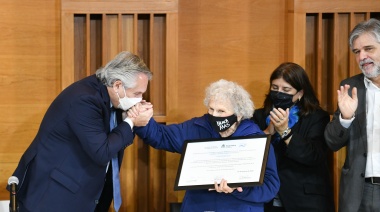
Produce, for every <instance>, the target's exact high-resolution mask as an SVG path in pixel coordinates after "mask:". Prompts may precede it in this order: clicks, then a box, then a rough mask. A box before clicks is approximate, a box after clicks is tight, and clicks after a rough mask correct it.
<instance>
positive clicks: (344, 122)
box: [339, 114, 355, 129]
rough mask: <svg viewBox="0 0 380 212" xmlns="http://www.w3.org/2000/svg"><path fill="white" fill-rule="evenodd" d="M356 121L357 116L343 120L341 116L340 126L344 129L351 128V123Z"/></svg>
mask: <svg viewBox="0 0 380 212" xmlns="http://www.w3.org/2000/svg"><path fill="white" fill-rule="evenodd" d="M354 119H355V116H354V117H352V118H351V119H348V120H347V119H343V118H342V114H340V115H339V121H340V124H341V125H342V126H343V127H344V128H346V129H347V128H349V127H350V126H351V123H352V121H353V120H354Z"/></svg>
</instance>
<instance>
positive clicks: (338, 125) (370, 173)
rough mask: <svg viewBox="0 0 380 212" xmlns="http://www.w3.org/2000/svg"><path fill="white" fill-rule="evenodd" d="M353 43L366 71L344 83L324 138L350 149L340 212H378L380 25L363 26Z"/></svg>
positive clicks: (374, 22) (372, 21) (353, 34)
mask: <svg viewBox="0 0 380 212" xmlns="http://www.w3.org/2000/svg"><path fill="white" fill-rule="evenodd" d="M349 42H350V48H351V50H352V52H353V53H354V54H355V57H356V61H357V62H358V64H359V67H360V69H361V70H362V72H363V73H362V74H359V75H356V76H353V77H351V78H348V79H346V80H343V81H342V82H341V84H340V88H339V90H338V91H337V93H338V107H339V109H338V110H337V111H336V112H335V114H334V117H333V120H332V121H331V122H330V123H329V124H328V125H327V127H326V129H325V138H326V142H327V144H328V146H329V147H330V148H331V149H332V150H334V151H337V150H339V149H340V148H342V147H344V146H346V147H347V157H346V160H345V163H344V166H343V167H342V174H341V181H340V192H339V211H342V212H350V211H352V212H357V211H361V212H363V211H364V212H366V211H379V208H380V21H379V20H376V19H370V20H368V21H365V22H361V23H359V24H358V25H357V26H355V28H354V29H353V30H352V32H351V34H350V38H349Z"/></svg>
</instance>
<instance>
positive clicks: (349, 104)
mask: <svg viewBox="0 0 380 212" xmlns="http://www.w3.org/2000/svg"><path fill="white" fill-rule="evenodd" d="M349 88H350V86H349V85H344V86H340V89H339V90H337V93H338V106H339V110H340V112H341V114H342V118H343V119H351V118H352V117H354V115H355V111H356V109H357V108H358V97H357V89H356V88H355V87H353V88H352V97H351V96H350V95H348V89H349Z"/></svg>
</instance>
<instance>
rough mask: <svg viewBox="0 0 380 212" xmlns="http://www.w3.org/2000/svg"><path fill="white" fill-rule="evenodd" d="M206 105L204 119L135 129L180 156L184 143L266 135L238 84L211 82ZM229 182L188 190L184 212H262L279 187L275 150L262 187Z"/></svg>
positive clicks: (156, 124) (248, 97) (150, 122)
mask: <svg viewBox="0 0 380 212" xmlns="http://www.w3.org/2000/svg"><path fill="white" fill-rule="evenodd" d="M204 104H205V106H206V107H207V109H208V113H207V114H205V115H203V116H201V117H196V118H192V119H190V120H188V121H185V122H183V123H180V124H172V125H163V124H158V123H157V122H156V121H155V120H154V119H153V118H151V119H150V121H149V123H148V124H147V125H146V126H145V127H136V128H135V129H134V130H135V132H136V134H137V135H138V136H139V137H141V138H142V139H143V140H144V142H145V143H147V144H149V145H151V146H152V147H154V148H157V149H163V150H167V151H171V152H178V153H181V151H182V145H183V144H184V141H185V140H194V139H206V138H221V137H235V136H251V135H260V134H264V133H263V132H262V131H261V130H260V129H259V127H258V126H257V125H256V124H254V122H253V121H251V120H250V118H251V117H252V114H253V111H254V106H253V102H252V101H251V99H250V95H249V94H248V92H247V91H245V90H244V89H243V88H242V87H241V86H239V85H237V84H236V83H234V82H230V81H226V80H219V81H217V82H214V83H212V84H211V85H210V86H209V87H208V88H207V89H206V98H205V99H204ZM139 110H140V109H139ZM140 111H141V110H140ZM129 115H130V116H133V115H132V114H131V113H129ZM134 115H135V116H136V114H134ZM140 115H141V113H140ZM137 118H138V116H137V117H136V119H137ZM220 121H223V122H224V123H226V124H225V125H223V127H220V126H218V124H217V123H218V122H220ZM226 180H228V179H226ZM226 180H222V181H221V182H220V184H219V185H218V184H216V185H215V190H207V189H204V190H188V191H187V192H186V194H185V197H184V199H183V203H182V208H181V211H184V212H186V211H189V212H194V211H202V212H203V211H217V212H222V211H263V210H264V203H265V202H267V201H269V200H271V199H273V197H274V196H275V195H276V193H277V192H278V190H279V186H280V185H279V177H278V175H277V170H276V161H275V155H274V151H273V149H272V148H270V151H269V154H268V160H267V165H266V171H265V176H264V183H263V185H261V186H255V187H242V188H241V187H239V188H231V187H229V186H228V184H227V181H226Z"/></svg>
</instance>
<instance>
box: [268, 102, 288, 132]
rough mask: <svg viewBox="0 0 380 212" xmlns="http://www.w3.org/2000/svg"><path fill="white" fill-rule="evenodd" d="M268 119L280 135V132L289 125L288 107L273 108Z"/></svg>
mask: <svg viewBox="0 0 380 212" xmlns="http://www.w3.org/2000/svg"><path fill="white" fill-rule="evenodd" d="M270 120H271V123H273V125H274V129H275V130H276V131H277V132H278V133H279V134H280V135H282V133H283V132H284V131H285V130H286V129H287V128H288V127H289V108H287V109H286V110H283V109H281V108H278V109H277V108H273V110H272V111H271V112H270Z"/></svg>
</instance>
